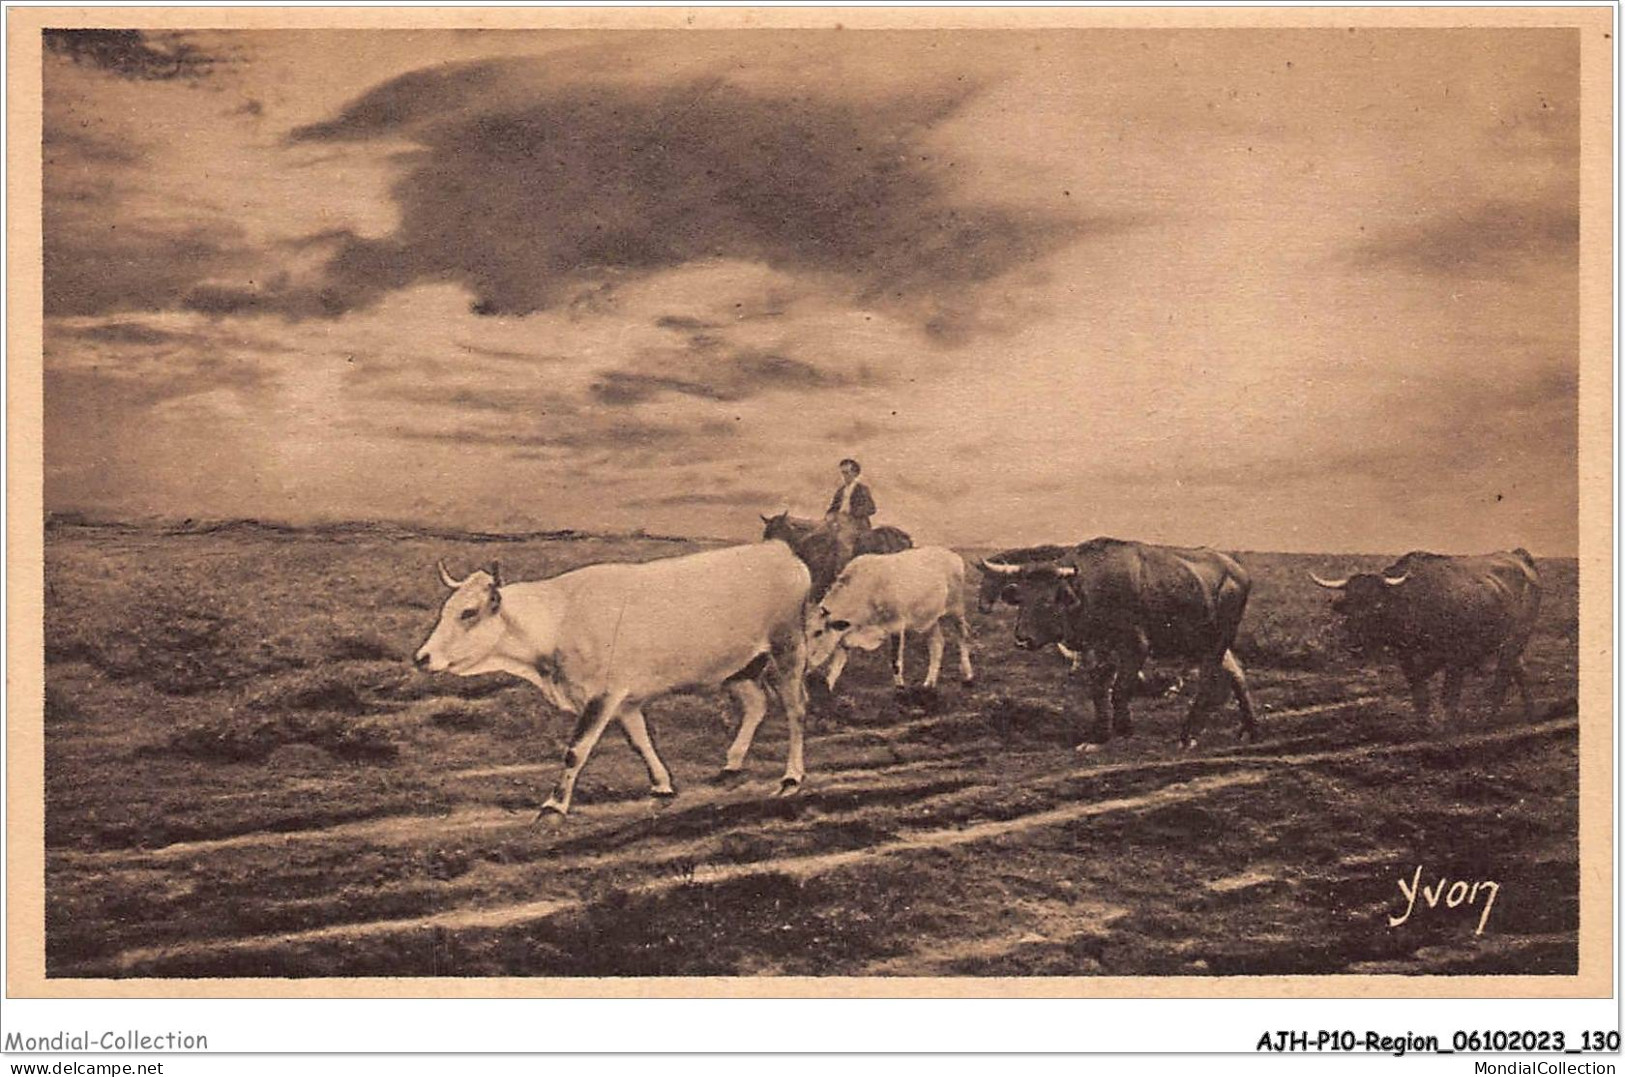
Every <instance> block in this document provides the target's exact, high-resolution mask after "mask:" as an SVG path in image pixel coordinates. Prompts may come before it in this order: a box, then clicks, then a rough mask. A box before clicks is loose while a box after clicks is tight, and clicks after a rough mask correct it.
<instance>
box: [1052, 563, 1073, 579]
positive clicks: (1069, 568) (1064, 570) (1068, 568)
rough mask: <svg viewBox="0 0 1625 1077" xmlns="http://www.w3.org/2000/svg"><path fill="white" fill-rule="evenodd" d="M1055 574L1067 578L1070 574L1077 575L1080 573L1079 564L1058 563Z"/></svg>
mask: <svg viewBox="0 0 1625 1077" xmlns="http://www.w3.org/2000/svg"><path fill="white" fill-rule="evenodd" d="M1055 574H1056V575H1057V576H1059V577H1061V578H1062V579H1065V578H1066V577H1068V576H1076V575H1077V574H1078V566H1077V565H1056V566H1055Z"/></svg>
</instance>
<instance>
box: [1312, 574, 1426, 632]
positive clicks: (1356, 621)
mask: <svg viewBox="0 0 1625 1077" xmlns="http://www.w3.org/2000/svg"><path fill="white" fill-rule="evenodd" d="M1309 578H1310V579H1312V580H1314V581H1315V583H1317V584H1319V585H1320V586H1321V587H1324V588H1326V589H1327V590H1328V591H1335V592H1337V597H1336V598H1335V599H1334V600H1333V601H1332V612H1333V613H1335V614H1337V615H1338V616H1340V617H1342V618H1343V632H1344V636H1345V637H1346V639H1347V640H1348V643H1349V645H1350V646H1351V647H1352V648H1353V649H1354V650H1356V651H1364V650H1367V649H1369V648H1372V647H1380V646H1381V645H1382V644H1383V643H1384V642H1386V641H1387V638H1388V636H1389V635H1390V634H1391V631H1392V629H1393V627H1394V625H1393V622H1394V619H1395V618H1394V603H1395V601H1396V600H1398V599H1399V597H1400V596H1401V595H1402V594H1404V591H1403V587H1404V585H1405V581H1406V580H1407V579H1409V575H1408V574H1407V575H1403V576H1387V575H1384V574H1382V573H1379V572H1357V573H1355V574H1354V575H1352V576H1347V577H1345V578H1343V579H1340V580H1323V579H1321V578H1320V577H1319V576H1316V575H1315V574H1314V573H1312V572H1311V573H1310V574H1309Z"/></svg>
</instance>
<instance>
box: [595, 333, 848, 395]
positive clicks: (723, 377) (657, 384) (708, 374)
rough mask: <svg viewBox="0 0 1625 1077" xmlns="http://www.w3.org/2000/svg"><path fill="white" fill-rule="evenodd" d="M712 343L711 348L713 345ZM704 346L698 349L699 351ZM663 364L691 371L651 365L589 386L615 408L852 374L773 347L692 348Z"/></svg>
mask: <svg viewBox="0 0 1625 1077" xmlns="http://www.w3.org/2000/svg"><path fill="white" fill-rule="evenodd" d="M711 346H712V345H711V342H709V340H708V341H707V345H706V348H705V349H703V350H710V348H711ZM699 350H702V349H695V351H699ZM664 365H669V366H676V367H678V368H680V369H684V370H685V371H686V373H685V375H684V376H682V377H677V376H672V375H667V374H654V373H649V372H648V371H647V370H644V369H638V370H608V371H603V372H602V373H601V374H600V375H599V378H598V380H597V381H595V382H594V383H593V384H592V386H591V389H590V392H591V393H592V395H593V397H594V398H595V399H596V400H598V401H599V402H600V403H603V404H608V405H611V406H614V407H624V406H629V405H633V404H641V403H643V402H644V401H646V400H650V399H653V398H654V397H657V396H660V395H661V394H663V393H675V394H678V395H680V396H691V397H695V398H697V399H700V400H714V401H723V402H729V401H735V400H744V399H746V398H747V397H752V396H757V395H759V394H761V393H765V392H771V391H774V390H792V391H805V390H809V389H834V388H840V387H842V386H846V385H851V384H853V383H854V382H853V379H851V378H848V377H845V376H842V375H839V374H835V373H832V372H830V371H826V370H821V369H819V368H818V367H816V366H813V365H812V364H811V363H806V362H802V361H801V360H799V359H792V358H790V357H789V356H786V355H782V354H780V353H778V352H773V351H759V350H755V349H742V350H740V351H737V352H735V353H734V354H732V355H730V356H728V357H727V358H725V359H721V360H717V359H705V358H701V357H697V356H695V355H694V354H693V353H689V354H686V355H685V354H678V355H675V356H670V357H666V358H665V362H664Z"/></svg>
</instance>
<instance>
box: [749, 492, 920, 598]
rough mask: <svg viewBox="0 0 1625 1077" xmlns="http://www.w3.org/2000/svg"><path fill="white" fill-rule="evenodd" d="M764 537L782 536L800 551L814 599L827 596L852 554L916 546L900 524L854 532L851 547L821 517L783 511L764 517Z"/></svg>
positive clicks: (781, 537) (890, 550)
mask: <svg viewBox="0 0 1625 1077" xmlns="http://www.w3.org/2000/svg"><path fill="white" fill-rule="evenodd" d="M762 524H763V527H762V538H763V539H778V540H779V541H780V542H783V543H786V544H787V545H788V546H789V547H790V548H791V549H792V550H794V551H795V552H796V556H797V557H799V558H801V560H802V561H803V562H804V563H805V564H806V566H807V571H809V572H811V573H812V591H811V592H809V597H811V598H812V599H813V600H814V601H817V600H818V599H820V598H823V597H824V592H825V591H828V590H829V587H830V584H832V583H834V582H835V577H837V576H839V575H840V574H841V569H843V568H845V567H846V566H847V562H849V561H851V560H852V558H854V557H857V556H859V555H860V554H866V553H897V552H898V551H899V550H908V549H912V548H913V546H914V540H913V539H911V538H910V537H909V535H908V532H906V531H904V530H902V529H901V528H896V527H876V528H871V529H869V530H867V531H854V532H852V533H851V542H850V547H848V546H847V545H846V544H844V543H843V542H842V536H841V533H840V531H839V530H838V529H837V528H835V527H832V526H830V525H829V524H828V523H825V522H824V521H821V520H808V519H804V518H802V517H799V516H791V515H790V514H789V513H788V512H781V513H779V514H778V515H777V516H763V517H762Z"/></svg>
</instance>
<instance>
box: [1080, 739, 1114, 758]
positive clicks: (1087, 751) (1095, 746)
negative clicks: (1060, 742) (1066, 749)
mask: <svg viewBox="0 0 1625 1077" xmlns="http://www.w3.org/2000/svg"><path fill="white" fill-rule="evenodd" d="M1104 747H1106V746H1105V745H1104V744H1102V743H1100V742H1099V741H1098V740H1086V741H1084V742H1083V743H1082V744H1080V745H1078V746H1077V747H1076V748H1074V749H1072V750H1073V751H1074V752H1077V753H1078V754H1080V755H1094V754H1095V753H1096V752H1098V751H1100V750H1101V749H1102V748H1104Z"/></svg>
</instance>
